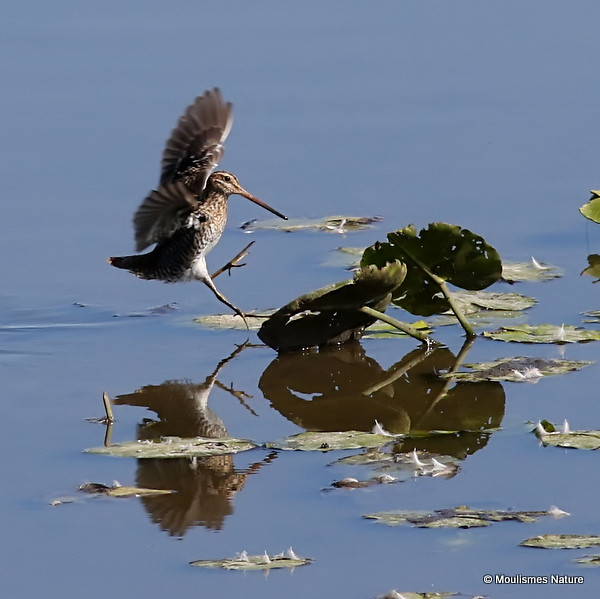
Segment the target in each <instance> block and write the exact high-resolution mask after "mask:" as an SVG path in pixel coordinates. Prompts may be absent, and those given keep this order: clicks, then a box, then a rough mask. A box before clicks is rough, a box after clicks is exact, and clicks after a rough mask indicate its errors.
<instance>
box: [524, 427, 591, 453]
mask: <svg viewBox="0 0 600 599" xmlns="http://www.w3.org/2000/svg"><path fill="white" fill-rule="evenodd" d="M564 428H566V429H567V430H562V431H561V430H558V427H556V426H555V425H553V424H552V423H550V422H547V421H546V420H544V421H542V422H540V423H539V424H538V426H536V427H535V429H534V431H533V432H534V433H535V434H536V435H537V437H538V438H539V440H540V441H541V442H542V443H543V444H544V445H552V446H554V447H565V448H569V449H600V431H570V430H568V425H565V426H564Z"/></svg>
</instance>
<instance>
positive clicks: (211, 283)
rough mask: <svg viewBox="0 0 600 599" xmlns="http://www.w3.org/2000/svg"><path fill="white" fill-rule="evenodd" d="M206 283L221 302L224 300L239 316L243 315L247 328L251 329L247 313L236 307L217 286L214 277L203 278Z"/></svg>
mask: <svg viewBox="0 0 600 599" xmlns="http://www.w3.org/2000/svg"><path fill="white" fill-rule="evenodd" d="M203 281H204V283H206V285H207V286H208V287H210V289H211V291H212V292H213V293H214V294H215V295H216V296H217V299H218V300H219V301H220V302H223V303H224V304H225V305H226V306H229V307H230V308H231V309H232V310H233V311H234V312H235V313H236V314H238V315H239V316H241V317H242V320H243V321H244V324H245V325H246V328H247V329H248V330H250V327H249V326H248V321H247V320H246V315H245V314H244V313H243V312H242V311H241V310H240V309H239V308H236V307H235V306H234V305H233V304H232V303H231V302H230V301H229V300H228V299H227V298H226V297H225V296H224V295H223V294H222V293H221V292H220V291H219V290H218V289H217V288H216V287H215V284H214V283H213V282H212V279H211V278H210V277H207V278H206V279H203Z"/></svg>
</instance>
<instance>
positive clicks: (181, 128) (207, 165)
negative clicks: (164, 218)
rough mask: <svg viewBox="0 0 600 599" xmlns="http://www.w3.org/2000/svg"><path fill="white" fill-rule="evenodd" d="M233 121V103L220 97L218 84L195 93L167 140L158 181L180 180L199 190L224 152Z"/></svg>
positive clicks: (163, 182)
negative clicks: (193, 99)
mask: <svg viewBox="0 0 600 599" xmlns="http://www.w3.org/2000/svg"><path fill="white" fill-rule="evenodd" d="M232 124H233V113H232V104H231V103H230V102H224V101H223V98H222V96H221V92H220V90H219V89H218V88H215V89H212V90H208V91H206V92H204V94H203V95H201V96H198V97H197V98H196V100H195V101H194V103H193V104H191V105H190V106H188V108H187V110H186V111H185V113H184V114H183V116H182V117H181V118H180V119H179V121H178V123H177V126H176V127H175V129H173V132H172V133H171V137H170V138H169V140H168V141H167V145H166V147H165V150H164V152H163V157H162V164H161V168H162V172H161V177H160V183H161V185H163V184H165V183H173V182H175V181H180V180H183V181H185V183H186V185H187V186H188V187H189V188H190V189H191V190H192V191H193V192H194V193H197V194H199V193H201V192H202V190H203V189H204V187H205V186H206V180H207V179H208V176H209V175H210V173H211V172H212V171H213V170H214V168H215V167H216V166H217V164H218V163H219V160H221V158H222V156H223V153H224V148H223V143H224V142H225V139H226V138H227V136H228V135H229V131H230V130H231V125H232Z"/></svg>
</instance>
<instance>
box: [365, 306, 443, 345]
mask: <svg viewBox="0 0 600 599" xmlns="http://www.w3.org/2000/svg"><path fill="white" fill-rule="evenodd" d="M359 312H363V313H364V314H368V315H369V316H373V317H374V318H378V319H379V320H382V321H383V322H387V324H390V325H392V326H393V327H394V328H396V329H398V330H399V331H402V332H403V333H406V334H407V335H409V336H411V337H414V338H415V339H418V340H419V341H424V342H427V343H435V341H434V340H433V339H431V338H430V337H429V336H428V335H427V334H426V333H423V331H419V330H417V329H415V327H413V326H411V325H409V324H407V323H405V322H401V321H399V320H396V319H395V318H393V317H392V316H388V315H387V314H385V313H384V312H380V311H379V310H375V309H374V308H369V306H362V307H361V308H359Z"/></svg>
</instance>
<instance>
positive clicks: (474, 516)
mask: <svg viewBox="0 0 600 599" xmlns="http://www.w3.org/2000/svg"><path fill="white" fill-rule="evenodd" d="M566 515H568V514H567V513H566V512H563V511H562V510H558V509H557V508H551V509H550V510H547V511H537V510H536V511H512V510H479V509H472V508H469V507H467V506H464V505H462V506H458V507H455V508H449V509H442V510H435V511H433V512H412V511H401V510H399V511H393V512H378V513H374V514H367V515H365V516H363V518H368V519H373V520H377V521H378V522H381V523H383V524H387V525H388V526H398V525H400V524H412V525H413V526H416V527H417V528H474V527H481V526H489V525H490V523H491V522H502V521H505V520H514V521H517V522H534V521H535V520H537V519H538V518H540V517H541V516H554V517H562V516H566Z"/></svg>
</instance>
